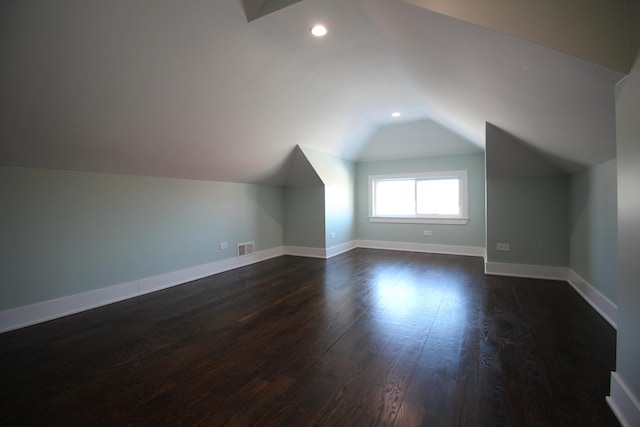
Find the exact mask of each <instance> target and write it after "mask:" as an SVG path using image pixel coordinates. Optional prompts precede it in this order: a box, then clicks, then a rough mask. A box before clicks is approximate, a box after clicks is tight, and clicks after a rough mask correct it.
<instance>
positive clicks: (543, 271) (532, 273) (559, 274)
mask: <svg viewBox="0 0 640 427" xmlns="http://www.w3.org/2000/svg"><path fill="white" fill-rule="evenodd" d="M484 272H485V274H489V275H493V276H511V277H526V278H529V279H546V280H563V281H566V280H567V277H568V275H569V269H568V268H567V267H555V266H547V265H529V264H510V263H506V262H485V264H484Z"/></svg>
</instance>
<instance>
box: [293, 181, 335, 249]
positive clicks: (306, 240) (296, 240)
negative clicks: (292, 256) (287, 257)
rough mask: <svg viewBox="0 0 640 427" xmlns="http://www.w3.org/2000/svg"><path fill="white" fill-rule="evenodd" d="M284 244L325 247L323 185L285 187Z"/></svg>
mask: <svg viewBox="0 0 640 427" xmlns="http://www.w3.org/2000/svg"><path fill="white" fill-rule="evenodd" d="M284 220H285V227H284V244H285V245H286V246H298V247H305V248H325V231H324V230H325V228H324V222H325V215H324V185H308V186H295V187H286V188H285V190H284Z"/></svg>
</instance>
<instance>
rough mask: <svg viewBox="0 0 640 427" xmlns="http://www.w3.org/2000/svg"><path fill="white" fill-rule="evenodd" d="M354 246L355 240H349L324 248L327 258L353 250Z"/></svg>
mask: <svg viewBox="0 0 640 427" xmlns="http://www.w3.org/2000/svg"><path fill="white" fill-rule="evenodd" d="M356 247H357V246H356V242H355V240H351V241H349V242H346V243H342V244H340V245H336V246H332V247H330V248H327V250H326V254H327V258H332V257H334V256H337V255H340V254H343V253H345V252H349V251H350V250H353V249H355V248H356Z"/></svg>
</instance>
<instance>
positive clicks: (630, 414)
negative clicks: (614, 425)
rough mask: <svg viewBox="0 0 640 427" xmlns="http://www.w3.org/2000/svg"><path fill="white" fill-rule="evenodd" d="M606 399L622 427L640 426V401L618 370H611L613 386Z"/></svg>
mask: <svg viewBox="0 0 640 427" xmlns="http://www.w3.org/2000/svg"><path fill="white" fill-rule="evenodd" d="M606 400H607V403H608V404H609V407H611V410H612V411H613V413H614V414H615V415H616V417H617V418H618V421H620V424H621V425H622V427H636V426H640V402H638V399H637V398H636V397H635V396H634V395H633V393H632V392H631V390H629V387H627V385H626V384H625V383H624V382H623V381H622V378H620V376H619V375H618V373H617V372H611V388H610V389H609V396H607V397H606Z"/></svg>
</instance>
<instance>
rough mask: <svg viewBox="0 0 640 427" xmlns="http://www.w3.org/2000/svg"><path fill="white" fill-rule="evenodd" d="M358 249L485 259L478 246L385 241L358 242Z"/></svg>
mask: <svg viewBox="0 0 640 427" xmlns="http://www.w3.org/2000/svg"><path fill="white" fill-rule="evenodd" d="M356 246H357V247H358V248H367V249H386V250H392V251H408V252H428V253H434V254H447V255H465V256H477V257H484V254H485V249H484V248H483V247H476V246H456V245H437V244H430V243H410V242H388V241H384V240H358V241H357V242H356Z"/></svg>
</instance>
